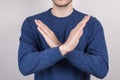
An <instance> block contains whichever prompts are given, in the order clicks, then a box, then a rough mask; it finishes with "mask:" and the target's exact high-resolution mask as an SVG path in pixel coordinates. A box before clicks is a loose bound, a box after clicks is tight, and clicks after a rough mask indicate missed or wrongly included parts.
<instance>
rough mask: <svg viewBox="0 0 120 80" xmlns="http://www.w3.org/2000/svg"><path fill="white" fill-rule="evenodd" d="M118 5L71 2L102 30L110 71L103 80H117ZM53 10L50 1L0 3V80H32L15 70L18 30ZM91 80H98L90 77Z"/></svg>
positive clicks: (102, 0)
mask: <svg viewBox="0 0 120 80" xmlns="http://www.w3.org/2000/svg"><path fill="white" fill-rule="evenodd" d="M119 3H120V1H119V0H73V6H74V7H75V8H76V9H77V10H79V11H81V12H84V13H88V14H90V15H93V16H95V17H97V18H98V19H99V20H100V21H101V23H102V25H103V26H104V31H105V37H106V42H107V46H108V51H109V59H110V64H109V66H110V70H109V73H108V75H107V76H106V78H105V79H104V80H120V75H119V72H120V61H119V60H120V58H119V57H120V53H119V52H120V36H119V34H120V30H119V29H120V9H119V7H120V5H119ZM50 7H52V2H51V0H0V80H33V75H30V76H26V77H24V76H22V75H21V74H20V72H19V70H18V65H17V64H18V63H17V55H18V53H17V50H18V44H19V36H20V29H21V25H22V23H23V20H24V19H25V18H26V17H27V16H31V15H34V14H37V13H41V12H43V11H45V10H47V9H49V8H50ZM92 80H99V79H97V78H95V77H93V76H92Z"/></svg>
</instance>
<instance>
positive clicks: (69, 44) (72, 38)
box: [59, 16, 90, 56]
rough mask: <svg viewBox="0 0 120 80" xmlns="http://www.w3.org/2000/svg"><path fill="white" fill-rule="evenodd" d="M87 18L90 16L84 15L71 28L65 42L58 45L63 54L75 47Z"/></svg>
mask: <svg viewBox="0 0 120 80" xmlns="http://www.w3.org/2000/svg"><path fill="white" fill-rule="evenodd" d="M89 19H90V16H85V17H84V18H83V19H82V21H81V22H80V23H79V24H78V25H77V26H76V27H75V28H74V29H72V30H71V32H70V35H69V36H68V39H67V40H66V42H65V43H63V44H62V45H60V47H59V49H60V51H61V53H62V55H63V56H64V55H66V54H67V53H68V52H70V51H72V50H74V49H75V47H76V46H77V44H78V43H79V39H80V37H81V36H82V34H83V28H84V27H85V25H86V23H87V22H88V20H89Z"/></svg>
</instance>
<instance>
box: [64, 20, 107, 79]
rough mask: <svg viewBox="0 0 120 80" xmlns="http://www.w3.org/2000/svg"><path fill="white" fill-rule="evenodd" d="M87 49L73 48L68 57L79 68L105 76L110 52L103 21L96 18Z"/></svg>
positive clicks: (98, 75) (100, 76)
mask: <svg viewBox="0 0 120 80" xmlns="http://www.w3.org/2000/svg"><path fill="white" fill-rule="evenodd" d="M92 27H93V28H92V31H91V36H90V37H89V39H88V42H87V43H88V44H87V47H86V51H79V50H75V49H74V50H73V51H71V52H69V53H68V54H67V55H66V57H67V59H68V60H69V61H70V62H71V64H72V65H73V66H75V67H76V68H78V69H79V70H81V71H83V72H86V73H88V74H92V75H94V76H96V77H98V78H104V77H105V76H106V74H107V72H108V53H107V47H106V43H105V38H104V32H103V28H102V25H101V23H100V22H99V21H98V20H96V21H95V22H94V24H93V26H92Z"/></svg>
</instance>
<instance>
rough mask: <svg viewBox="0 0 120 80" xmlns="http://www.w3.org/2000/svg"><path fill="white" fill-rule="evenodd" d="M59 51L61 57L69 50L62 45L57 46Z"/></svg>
mask: <svg viewBox="0 0 120 80" xmlns="http://www.w3.org/2000/svg"><path fill="white" fill-rule="evenodd" d="M59 50H60V52H61V54H62V55H63V56H64V55H66V54H67V53H68V52H69V50H68V49H67V47H66V46H65V45H64V44H62V45H60V46H59Z"/></svg>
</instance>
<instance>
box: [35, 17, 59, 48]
mask: <svg viewBox="0 0 120 80" xmlns="http://www.w3.org/2000/svg"><path fill="white" fill-rule="evenodd" d="M35 23H36V25H37V26H38V27H37V29H38V30H39V32H40V33H41V34H42V35H43V37H44V38H45V40H46V42H47V43H48V45H49V46H50V47H51V48H53V47H56V46H59V45H61V43H60V42H59V41H58V39H57V37H56V36H55V34H54V32H53V31H52V30H50V29H49V28H48V27H47V26H46V25H45V24H44V23H43V22H42V21H40V20H37V19H35Z"/></svg>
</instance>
